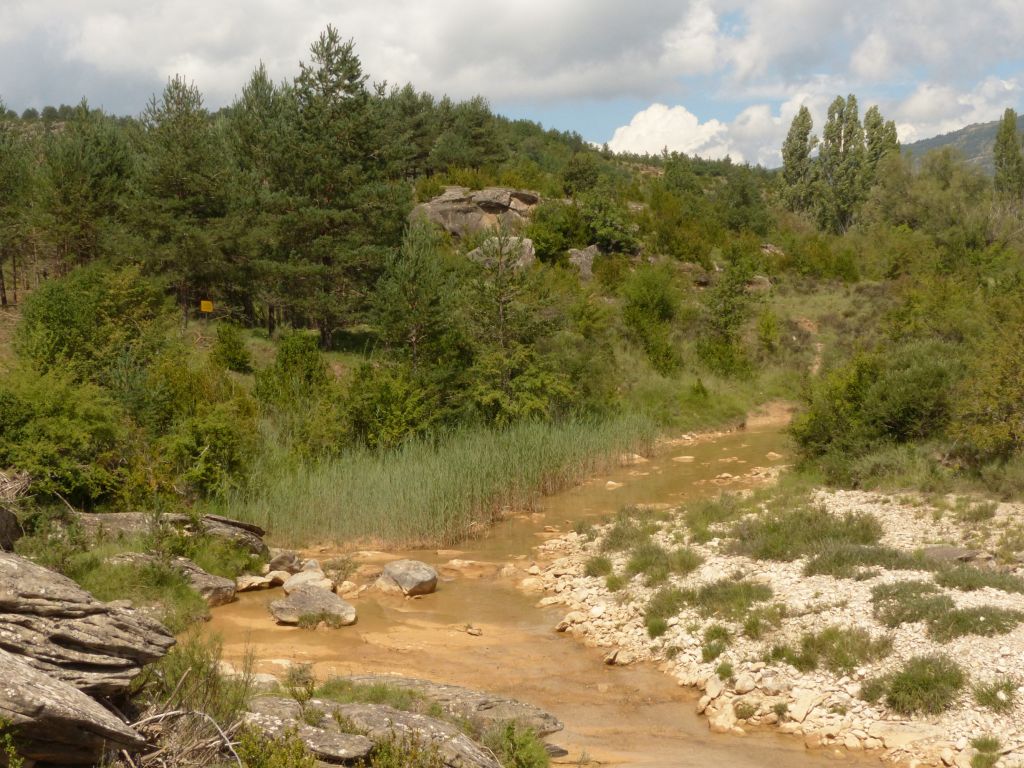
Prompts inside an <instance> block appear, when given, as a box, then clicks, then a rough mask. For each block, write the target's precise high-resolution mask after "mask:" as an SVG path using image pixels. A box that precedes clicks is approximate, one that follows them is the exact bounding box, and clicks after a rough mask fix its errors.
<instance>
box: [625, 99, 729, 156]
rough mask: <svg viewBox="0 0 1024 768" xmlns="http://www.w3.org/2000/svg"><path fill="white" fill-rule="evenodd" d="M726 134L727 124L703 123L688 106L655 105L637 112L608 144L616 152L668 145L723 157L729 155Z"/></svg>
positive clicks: (674, 149)
mask: <svg viewBox="0 0 1024 768" xmlns="http://www.w3.org/2000/svg"><path fill="white" fill-rule="evenodd" d="M727 134H728V127H727V126H726V125H725V124H724V123H720V122H719V121H718V120H708V121H707V122H706V123H702V122H700V120H699V119H697V116H696V115H695V114H693V113H692V112H690V111H689V110H688V109H687V108H686V107H682V106H675V107H668V106H666V105H664V104H652V105H651V106H649V107H648V108H647V109H645V110H643V111H642V112H637V113H636V114H635V115H634V116H633V119H632V120H631V121H630V123H629V125H624V126H622V127H621V128H618V129H617V130H616V131H615V135H614V136H612V139H611V141H609V142H608V146H609V148H610V149H611V150H612V151H614V152H635V153H637V154H644V153H649V154H654V153H657V152H660V151H661V150H662V149H666V148H667V149H668V150H669V151H670V152H684V153H686V154H688V155H699V156H700V157H706V158H710V159H720V158H723V157H725V156H726V155H727V154H729V145H728V138H727ZM737 159H739V158H737Z"/></svg>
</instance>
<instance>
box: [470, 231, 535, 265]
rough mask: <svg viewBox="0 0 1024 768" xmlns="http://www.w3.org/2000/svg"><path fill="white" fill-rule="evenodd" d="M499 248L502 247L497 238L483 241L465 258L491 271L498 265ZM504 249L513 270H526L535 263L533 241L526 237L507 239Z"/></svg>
mask: <svg viewBox="0 0 1024 768" xmlns="http://www.w3.org/2000/svg"><path fill="white" fill-rule="evenodd" d="M500 247H502V245H501V243H500V241H499V240H498V238H496V237H490V238H488V239H487V240H486V241H484V244H483V245H481V246H480V247H479V248H474V249H473V250H472V251H470V252H469V253H467V254H466V256H467V257H468V258H470V259H472V260H473V261H478V262H480V263H481V264H484V265H485V266H487V267H490V268H492V269H493V268H494V267H495V266H496V265H497V263H498V256H499V253H498V249H499V248H500ZM504 248H505V250H506V256H507V257H509V258H510V259H511V264H512V266H513V268H514V269H526V268H527V267H529V266H531V265H532V264H533V263H534V262H535V261H537V251H536V250H535V249H534V247H533V240H531V239H530V238H528V237H514V236H513V237H507V238H506V239H505V244H504ZM506 263H508V262H506Z"/></svg>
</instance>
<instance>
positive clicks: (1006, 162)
mask: <svg viewBox="0 0 1024 768" xmlns="http://www.w3.org/2000/svg"><path fill="white" fill-rule="evenodd" d="M992 155H993V158H994V160H995V167H996V176H995V186H996V192H998V193H999V194H1000V195H1002V196H1003V197H1005V198H1007V199H1010V200H1017V201H1019V200H1021V199H1022V198H1024V158H1022V157H1021V149H1020V138H1019V137H1018V135H1017V113H1016V112H1014V111H1013V110H1012V109H1010V108H1009V107H1007V109H1006V111H1005V112H1004V113H1003V119H1002V120H1001V121H1000V123H999V130H998V131H997V132H996V141H995V145H994V146H993V148H992Z"/></svg>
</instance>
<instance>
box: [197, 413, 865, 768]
mask: <svg viewBox="0 0 1024 768" xmlns="http://www.w3.org/2000/svg"><path fill="white" fill-rule="evenodd" d="M786 453H787V443H786V439H785V437H784V435H783V433H782V431H781V428H780V427H779V426H778V425H771V424H769V425H763V426H753V427H751V428H748V429H747V430H744V431H739V432H734V433H729V434H725V435H722V436H718V437H714V438H711V439H700V440H696V441H693V442H687V441H681V442H679V443H677V444H674V445H668V446H665V447H663V448H662V449H661V450H659V451H658V453H657V455H655V456H654V457H652V458H651V459H650V460H648V461H645V462H642V463H638V464H635V465H633V466H629V467H622V468H620V469H618V470H616V471H614V472H611V473H609V474H606V475H602V476H601V477H598V478H593V479H592V480H590V481H588V482H587V483H584V484H583V485H581V486H578V487H576V488H573V489H571V490H568V491H565V492H563V493H559V494H557V495H554V496H550V497H547V498H546V499H544V500H543V501H542V503H541V504H540V505H539V508H538V510H537V511H536V512H535V513H534V514H531V515H522V516H518V517H515V518H512V519H509V520H506V521H504V522H503V523H500V524H499V525H497V526H495V527H494V528H492V529H491V530H490V531H489V532H488V533H487V535H486V536H484V537H483V538H480V539H478V540H475V541H470V542H467V543H466V545H465V547H464V548H462V549H459V550H440V551H432V550H426V551H424V550H417V551H414V552H389V553H386V554H385V553H362V554H360V556H359V561H360V562H362V563H365V564H367V567H369V566H372V565H374V564H377V563H383V562H386V561H387V560H389V559H394V558H396V557H412V558H415V559H418V560H423V561H425V562H429V563H431V564H433V565H435V566H436V567H438V569H439V571H440V572H441V574H442V582H441V583H440V585H439V588H438V591H437V592H436V593H434V594H433V595H428V596H426V597H423V598H419V599H414V600H407V599H403V598H396V597H392V596H388V595H384V594H382V593H379V592H377V591H373V590H371V591H368V592H366V593H364V594H363V595H362V596H361V597H360V598H359V599H358V600H355V601H353V602H354V604H355V605H356V607H357V609H358V611H359V621H358V623H357V624H356V625H354V626H352V627H346V628H344V629H339V630H316V631H311V630H303V629H298V628H293V627H283V626H277V625H275V624H274V622H273V621H272V619H271V618H270V615H269V614H268V612H267V603H269V602H270V601H271V600H275V599H278V598H279V597H281V596H282V593H281V591H280V590H279V589H278V590H272V591H269V592H250V593H246V594H242V595H240V596H239V598H240V599H239V600H238V601H237V602H235V603H231V604H229V605H226V606H223V607H221V608H216V609H214V610H213V618H212V620H211V621H210V622H209V623H208V624H207V625H206V627H205V628H204V630H203V631H204V632H206V633H217V634H219V635H220V636H221V638H222V640H223V642H224V657H225V658H226V659H227V660H228V661H233V662H237V661H239V660H241V659H242V657H243V656H244V655H245V653H246V651H247V650H249V651H252V652H253V653H254V655H255V657H256V658H257V659H259V661H258V663H257V671H260V672H270V673H276V674H278V675H280V674H281V672H283V670H284V668H285V667H286V666H287V665H288V664H290V663H311V664H313V665H314V669H315V671H316V673H317V674H318V675H319V676H322V677H324V676H330V675H334V674H338V675H342V674H357V673H393V674H400V675H407V676H412V677H422V678H429V679H431V680H436V681H439V682H445V683H452V684H456V685H463V686H466V687H469V688H476V689H481V690H487V691H492V692H495V693H499V694H503V695H507V696H511V697H514V698H517V699H521V700H523V701H527V702H530V703H532V704H535V705H537V706H540V707H543V708H544V709H547V710H549V711H550V712H552V713H553V714H555V715H556V716H557V717H559V718H560V719H561V720H562V721H563V722H564V723H565V730H564V731H562V732H560V733H556V734H553V735H552V736H551V737H550V738H549V740H550V741H551V742H553V743H555V744H558V745H559V746H562V747H564V748H565V749H567V750H568V751H569V755H570V756H569V757H568V758H562V759H561V760H559V761H558V763H560V764H568V765H576V764H578V761H579V760H580V758H581V756H585V757H588V758H589V759H591V760H592V761H594V762H593V763H591V764H593V765H608V766H627V765H628V766H659V767H661V766H701V767H702V768H703V767H706V766H727V767H730V768H731V767H735V768H754V767H755V766H756V767H758V768H763V767H765V766H770V767H771V768H788V767H789V766H793V767H794V768H811V767H812V766H825V765H829V766H835V765H837V764H839V763H851V762H853V761H852V760H851V758H850V757H848V756H847V757H845V758H843V759H839V758H838V757H837V756H835V755H833V754H831V753H826V752H824V751H815V752H807V751H806V750H805V749H804V747H803V745H802V743H801V741H800V739H797V738H794V737H791V736H782V735H779V734H777V733H776V732H774V731H755V732H753V733H750V734H748V735H747V736H742V737H740V736H732V735H717V734H712V733H710V732H709V731H708V726H707V722H706V721H705V720H704V719H703V718H701V717H700V716H698V715H697V714H696V711H695V703H696V699H697V693H696V692H694V691H693V690H689V689H684V688H680V687H679V686H678V685H677V684H676V682H675V681H674V680H673V679H672V678H671V677H669V676H668V675H666V674H664V673H662V672H659V671H658V670H657V669H655V668H654V667H653V666H650V665H646V664H637V665H631V666H628V667H613V666H606V665H605V664H603V656H604V652H603V651H602V650H601V649H597V648H588V647H586V646H584V645H583V644H582V643H581V642H579V641H577V640H575V639H573V638H572V637H571V636H567V635H562V634H557V633H556V632H554V630H553V627H554V626H555V624H557V623H558V621H559V620H560V619H561V618H562V616H563V615H564V613H565V609H564V608H562V607H559V606H551V607H546V608H542V607H538V605H537V602H538V600H539V598H540V597H542V595H540V594H536V593H534V594H527V593H524V592H522V591H520V589H519V588H518V586H517V582H518V581H519V580H521V579H522V578H523V577H525V576H526V573H525V569H526V568H528V567H529V566H530V565H531V564H532V562H533V559H532V558H533V557H534V553H533V551H532V550H533V548H534V547H535V546H536V545H537V544H538V543H540V542H541V541H543V540H544V538H546V537H549V536H552V535H557V533H555V532H553V531H552V530H551V529H557V531H567V530H571V529H572V526H573V525H574V524H575V523H576V522H577V521H579V520H586V519H588V518H594V519H597V518H601V517H603V516H605V515H608V514H609V513H614V512H615V511H617V510H618V509H619V508H620V507H622V506H624V505H627V504H671V505H673V506H674V505H677V504H679V503H681V502H683V501H685V500H687V499H691V498H696V497H700V496H705V495H711V494H716V493H718V492H720V491H721V490H722V489H723V488H728V489H730V490H735V489H737V488H742V487H745V486H750V485H756V484H758V483H759V482H763V480H762V479H760V477H759V476H757V475H760V474H763V473H757V472H755V476H750V473H751V470H755V468H769V467H772V466H777V465H779V464H781V463H785V461H786V457H785V454H786ZM723 473H728V474H729V475H732V476H733V477H731V478H724V477H721V475H723ZM308 554H309V555H310V556H314V557H318V558H322V559H326V558H330V557H331V556H332V555H334V554H340V553H339V552H335V551H332V550H326V551H325V549H324V548H319V549H313V550H310V551H309V552H308ZM453 559H459V560H469V561H476V562H477V563H479V565H475V566H470V567H463V568H461V569H453V568H450V567H446V566H445V564H446V563H449V562H450V561H451V560H453ZM507 563H513V564H516V565H517V566H519V567H520V570H519V572H518V575H517V576H516V577H502V576H500V575H499V573H498V571H499V569H500V567H501V566H502V565H505V564H507ZM470 625H471V626H472V627H474V628H476V629H479V630H480V631H481V633H482V634H480V635H478V636H477V635H471V634H469V633H468V632H467V631H466V629H467V627H468V626H470ZM858 762H861V761H858ZM863 764H871V765H877V764H878V763H877V761H871V762H870V763H868V762H867V759H866V758H865V759H864V761H863Z"/></svg>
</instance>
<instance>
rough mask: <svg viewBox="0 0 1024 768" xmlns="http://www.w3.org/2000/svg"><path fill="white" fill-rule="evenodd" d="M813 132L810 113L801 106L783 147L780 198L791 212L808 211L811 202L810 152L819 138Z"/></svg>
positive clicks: (812, 176) (812, 188)
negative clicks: (782, 196) (782, 187)
mask: <svg viewBox="0 0 1024 768" xmlns="http://www.w3.org/2000/svg"><path fill="white" fill-rule="evenodd" d="M813 128H814V123H813V121H812V119H811V112H810V110H809V109H807V107H804V106H801V107H800V111H799V112H797V114H796V117H794V118H793V122H792V123H791V124H790V126H789V133H788V134H787V135H786V141H785V143H784V144H783V145H782V181H783V185H784V190H783V195H784V198H785V201H786V206H787V207H788V208H789V209H790V210H791V211H806V210H808V209H809V208H810V207H811V202H812V201H813V199H814V160H813V158H812V157H811V152H812V151H814V148H815V146H817V143H818V137H817V136H814V135H813V134H812V133H811V131H812V130H813Z"/></svg>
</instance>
